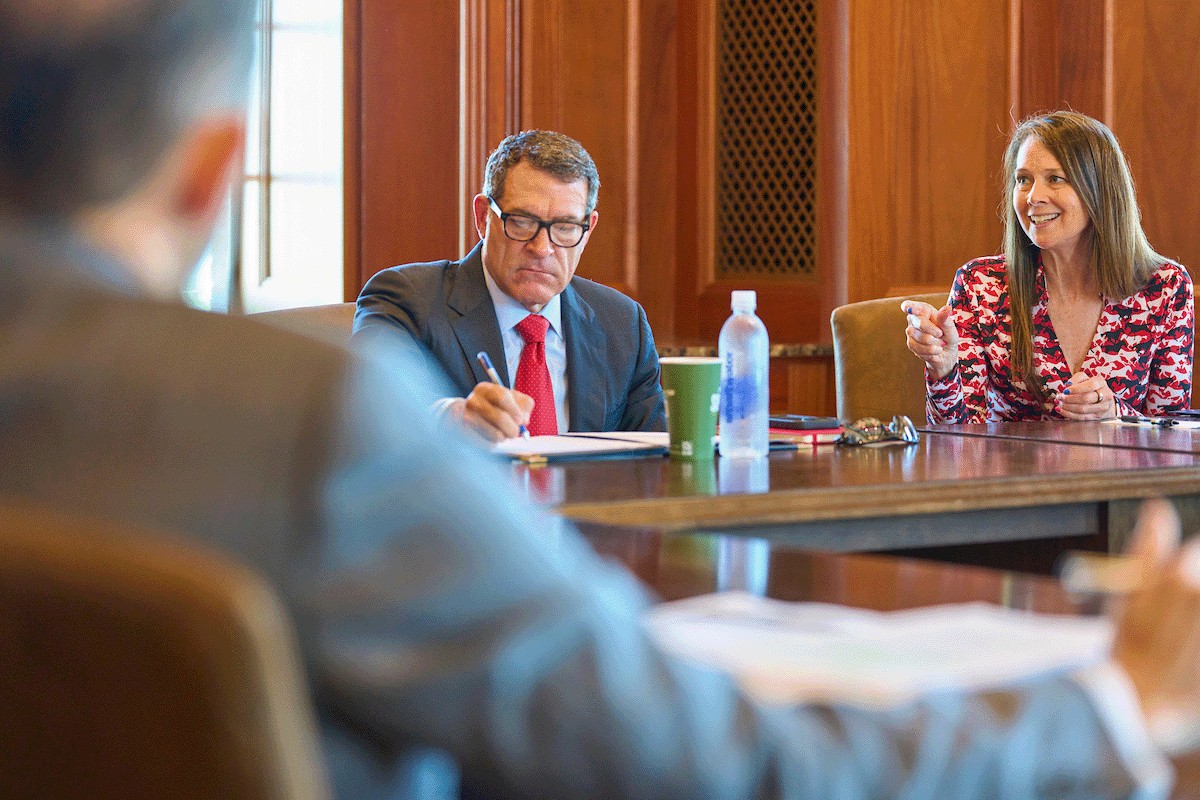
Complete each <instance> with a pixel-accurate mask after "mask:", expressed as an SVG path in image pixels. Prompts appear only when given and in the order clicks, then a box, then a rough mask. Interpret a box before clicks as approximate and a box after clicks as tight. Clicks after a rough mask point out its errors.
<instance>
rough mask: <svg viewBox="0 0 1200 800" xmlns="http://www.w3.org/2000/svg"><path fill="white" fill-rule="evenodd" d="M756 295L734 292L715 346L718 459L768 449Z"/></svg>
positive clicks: (766, 351)
mask: <svg viewBox="0 0 1200 800" xmlns="http://www.w3.org/2000/svg"><path fill="white" fill-rule="evenodd" d="M757 304H758V296H757V295H756V294H755V293H754V292H752V291H739V292H734V293H733V299H732V302H731V303H730V305H731V307H732V308H733V316H731V317H730V318H729V319H727V320H725V324H724V325H723V326H722V327H721V336H720V338H719V339H718V340H717V350H718V354H719V355H720V358H721V436H720V440H719V441H718V444H717V447H718V450H719V451H720V453H721V456H722V457H723V458H730V457H732V458H759V457H762V456H765V455H766V454H767V450H768V448H769V444H768V437H767V428H768V427H770V421H769V420H768V414H769V412H768V408H767V406H768V402H769V401H770V388H769V384H768V382H767V371H768V369H769V367H770V349H771V347H770V342H769V341H768V339H767V328H766V326H765V325H763V323H762V320H761V319H759V318H758V317H757V316H755V314H754V309H755V307H756V305H757Z"/></svg>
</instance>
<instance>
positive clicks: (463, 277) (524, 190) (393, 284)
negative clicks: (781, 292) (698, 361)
mask: <svg viewBox="0 0 1200 800" xmlns="http://www.w3.org/2000/svg"><path fill="white" fill-rule="evenodd" d="M599 188H600V178H599V175H598V174H597V172H596V165H595V163H594V162H593V161H592V157H591V156H590V155H588V152H587V151H586V150H585V149H584V148H583V146H582V145H580V144H579V142H577V141H575V140H574V139H572V138H570V137H568V136H564V135H563V134H561V133H555V132H552V131H525V132H523V133H519V134H514V135H512V136H509V137H508V138H506V139H505V140H504V141H503V142H501V143H500V146H499V147H497V148H496V150H495V152H493V153H492V155H491V157H489V158H488V163H487V168H486V171H485V176H484V184H483V191H482V192H480V193H479V194H478V195H476V196H475V200H474V204H473V211H474V213H475V227H476V229H477V230H478V231H479V238H480V239H481V242H480V243H479V244H478V245H477V246H476V247H475V248H474V249H473V250H472V251H471V252H470V253H468V254H467V256H466V257H465V258H464V259H462V260H461V261H438V262H432V263H425V264H407V265H403V266H399V267H392V268H391V269H385V270H383V271H382V272H380V273H378V274H377V275H375V276H374V277H373V278H371V280H370V281H368V282H367V285H366V287H365V288H364V289H363V291H362V294H361V295H359V298H358V312H357V314H356V315H355V320H354V329H355V335H356V337H358V338H363V337H365V336H367V335H369V334H370V332H371V331H372V330H375V329H378V328H381V327H382V328H384V329H395V328H400V329H402V330H404V331H407V332H408V333H409V334H410V335H411V336H412V337H413V338H414V339H416V340H417V341H418V342H420V343H421V344H422V345H423V346H424V347H425V349H426V350H428V351H429V352H430V353H432V354H433V357H434V359H435V360H436V361H437V363H438V364H440V365H441V367H442V369H443V370H445V372H446V374H447V376H449V378H450V381H451V383H452V384H453V386H454V388H455V390H456V391H457V392H458V393H459V396H458V397H456V398H446V399H445V400H444V401H443V402H442V406H443V407H444V410H445V413H447V414H449V415H450V416H451V417H453V418H456V419H460V420H462V421H464V422H465V423H467V424H468V425H470V426H471V427H472V428H473V429H475V430H476V431H478V432H479V433H481V434H482V435H483V436H484V437H486V438H488V439H492V440H499V439H504V438H509V437H512V436H516V435H517V433H518V431H519V426H521V425H530V427H531V430H532V432H534V433H565V432H566V431H568V430H572V431H613V430H665V427H666V418H665V416H664V407H663V396H662V388H661V387H660V385H659V374H658V354H657V352H656V351H655V349H654V338H653V336H652V335H651V333H650V325H649V324H648V323H647V322H646V314H645V312H644V311H643V310H642V307H641V306H640V305H638V304H637V303H635V302H634V301H633V300H630V299H629V298H628V297H626V296H625V295H623V294H621V293H620V292H618V291H615V290H613V289H610V288H608V287H606V286H602V285H600V284H597V283H593V282H592V281H589V280H586V279H584V278H580V277H577V276H576V275H575V269H576V267H577V266H578V264H579V259H580V257H581V256H582V255H583V251H584V248H585V247H586V246H587V242H588V238H589V237H590V236H591V235H592V231H593V230H594V229H595V227H596V222H597V220H598V219H599V216H600V215H599V212H598V211H597V210H596V197H597V193H598V191H599ZM530 315H537V316H540V317H543V318H544V319H545V320H547V323H548V324H546V331H545V334H544V336H545V339H544V344H543V345H542V347H543V349H544V353H545V356H544V360H545V364H546V374H547V375H548V377H549V381H550V391H549V392H548V393H546V394H545V395H544V398H545V399H544V401H543V402H542V403H540V404H539V406H535V405H534V403H533V398H532V397H530V394H531V393H536V391H537V389H536V388H534V389H527V388H526V387H525V386H524V385H522V375H523V373H522V369H523V368H522V367H520V366H519V364H520V363H521V362H522V360H523V359H525V358H526V357H528V356H529V355H530V354H532V348H527V344H526V341H525V338H524V336H523V334H522V333H521V331H522V330H523V329H524V328H523V324H528V323H525V322H524V321H525V319H526V317H529V316H530ZM481 351H483V352H486V353H488V355H489V356H490V358H491V360H492V361H493V362H494V364H495V366H496V371H497V372H498V373H499V376H500V378H501V380H502V382H503V384H504V385H496V384H494V383H492V382H490V381H489V380H488V375H487V373H486V372H485V370H484V368H483V367H482V366H481V365H480V363H479V361H478V359H477V358H476V355H477V354H478V353H479V352H481ZM510 386H511V387H512V388H511V389H510V388H508V387H510ZM523 389H524V391H522V390H523ZM551 404H552V405H553V409H552V410H553V412H554V413H553V414H552V415H551V414H549V413H548V410H547V409H546V406H549V405H551Z"/></svg>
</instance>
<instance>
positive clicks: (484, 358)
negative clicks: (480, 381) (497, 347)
mask: <svg viewBox="0 0 1200 800" xmlns="http://www.w3.org/2000/svg"><path fill="white" fill-rule="evenodd" d="M475 358H477V359H479V366H481V367H483V371H484V372H486V373H487V376H488V378H490V379H491V381H492V383H494V384H496V385H497V386H503V385H504V383H503V382H502V381H501V380H500V376H499V375H497V374H496V368H495V367H493V366H492V359H490V358H488V354H487V352H486V351H483V350H480V351H479V352H478V353H476V354H475ZM521 435H522V436H524V437H525V438H526V439H528V438H529V431H528V429H526V427H525V426H524V425H522V426H521Z"/></svg>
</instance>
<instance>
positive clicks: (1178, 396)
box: [1146, 266, 1196, 416]
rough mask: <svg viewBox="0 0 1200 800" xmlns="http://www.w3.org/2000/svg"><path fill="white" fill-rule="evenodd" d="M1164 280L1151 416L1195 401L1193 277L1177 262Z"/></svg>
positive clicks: (1149, 405)
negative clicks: (1193, 399) (1193, 371)
mask: <svg viewBox="0 0 1200 800" xmlns="http://www.w3.org/2000/svg"><path fill="white" fill-rule="evenodd" d="M1165 284H1166V285H1165V286H1164V287H1163V292H1162V296H1161V298H1160V306H1159V309H1160V310H1159V320H1158V322H1157V324H1156V325H1155V328H1157V330H1158V337H1157V339H1158V340H1157V342H1156V343H1155V351H1154V355H1153V357H1152V358H1151V361H1150V385H1149V387H1148V389H1147V392H1146V413H1147V414H1149V415H1152V416H1153V415H1157V414H1170V413H1172V412H1175V411H1182V410H1183V409H1186V408H1190V407H1191V405H1192V339H1193V336H1194V333H1193V331H1194V328H1195V318H1196V309H1195V298H1194V296H1193V291H1192V279H1191V278H1190V277H1189V276H1188V274H1187V270H1185V269H1184V268H1183V267H1180V266H1176V269H1174V270H1173V271H1172V276H1171V277H1170V278H1168V280H1167V281H1165Z"/></svg>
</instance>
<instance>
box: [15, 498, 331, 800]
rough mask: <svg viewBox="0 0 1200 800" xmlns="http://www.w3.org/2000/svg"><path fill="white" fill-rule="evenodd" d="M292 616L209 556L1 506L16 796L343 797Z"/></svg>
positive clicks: (242, 572) (249, 578)
mask: <svg viewBox="0 0 1200 800" xmlns="http://www.w3.org/2000/svg"><path fill="white" fill-rule="evenodd" d="M309 702H310V701H309V699H308V692H307V690H306V688H305V685H304V683H303V680H302V678H301V670H300V667H299V663H298V660H297V657H296V654H295V646H294V641H293V639H292V634H291V632H290V629H289V626H288V621H287V619H286V616H285V614H284V613H283V612H282V610H281V608H280V606H279V604H278V602H277V600H276V599H275V597H274V595H273V594H272V592H271V591H270V590H268V589H267V588H266V587H265V586H264V585H263V584H262V583H261V582H260V581H259V580H258V579H257V578H256V577H255V576H254V575H253V574H251V573H250V572H249V570H247V569H245V568H244V567H242V566H240V565H239V564H237V563H235V562H234V561H232V560H230V559H227V558H224V557H222V556H220V555H217V554H215V553H212V552H209V551H207V550H203V549H201V548H199V547H197V546H194V545H187V544H181V543H176V542H174V541H171V542H168V541H166V540H165V539H163V538H161V537H151V536H148V535H145V534H136V533H131V532H130V531H128V530H124V529H122V528H120V527H118V526H114V525H108V524H102V523H98V522H95V521H89V520H81V519H77V518H73V517H67V516H63V515H57V514H51V513H47V512H44V511H37V510H30V509H27V508H3V507H0V742H3V745H0V787H3V791H0V794H3V795H4V796H6V797H28V798H35V797H47V798H56V800H63V799H64V798H80V799H81V800H82V798H89V800H97V798H101V799H105V798H121V799H122V800H140V799H141V798H147V799H148V798H172V800H180V799H181V798H182V799H186V800H191V799H192V798H195V799H196V800H200V798H204V799H205V800H213V798H221V800H251V798H253V799H254V800H268V799H270V800H317V798H327V797H329V796H330V792H329V789H328V782H327V779H326V777H325V774H324V769H323V761H322V758H321V756H320V751H319V746H318V744H317V737H316V734H315V725H314V723H313V718H312V711H311V707H310V705H309Z"/></svg>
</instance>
